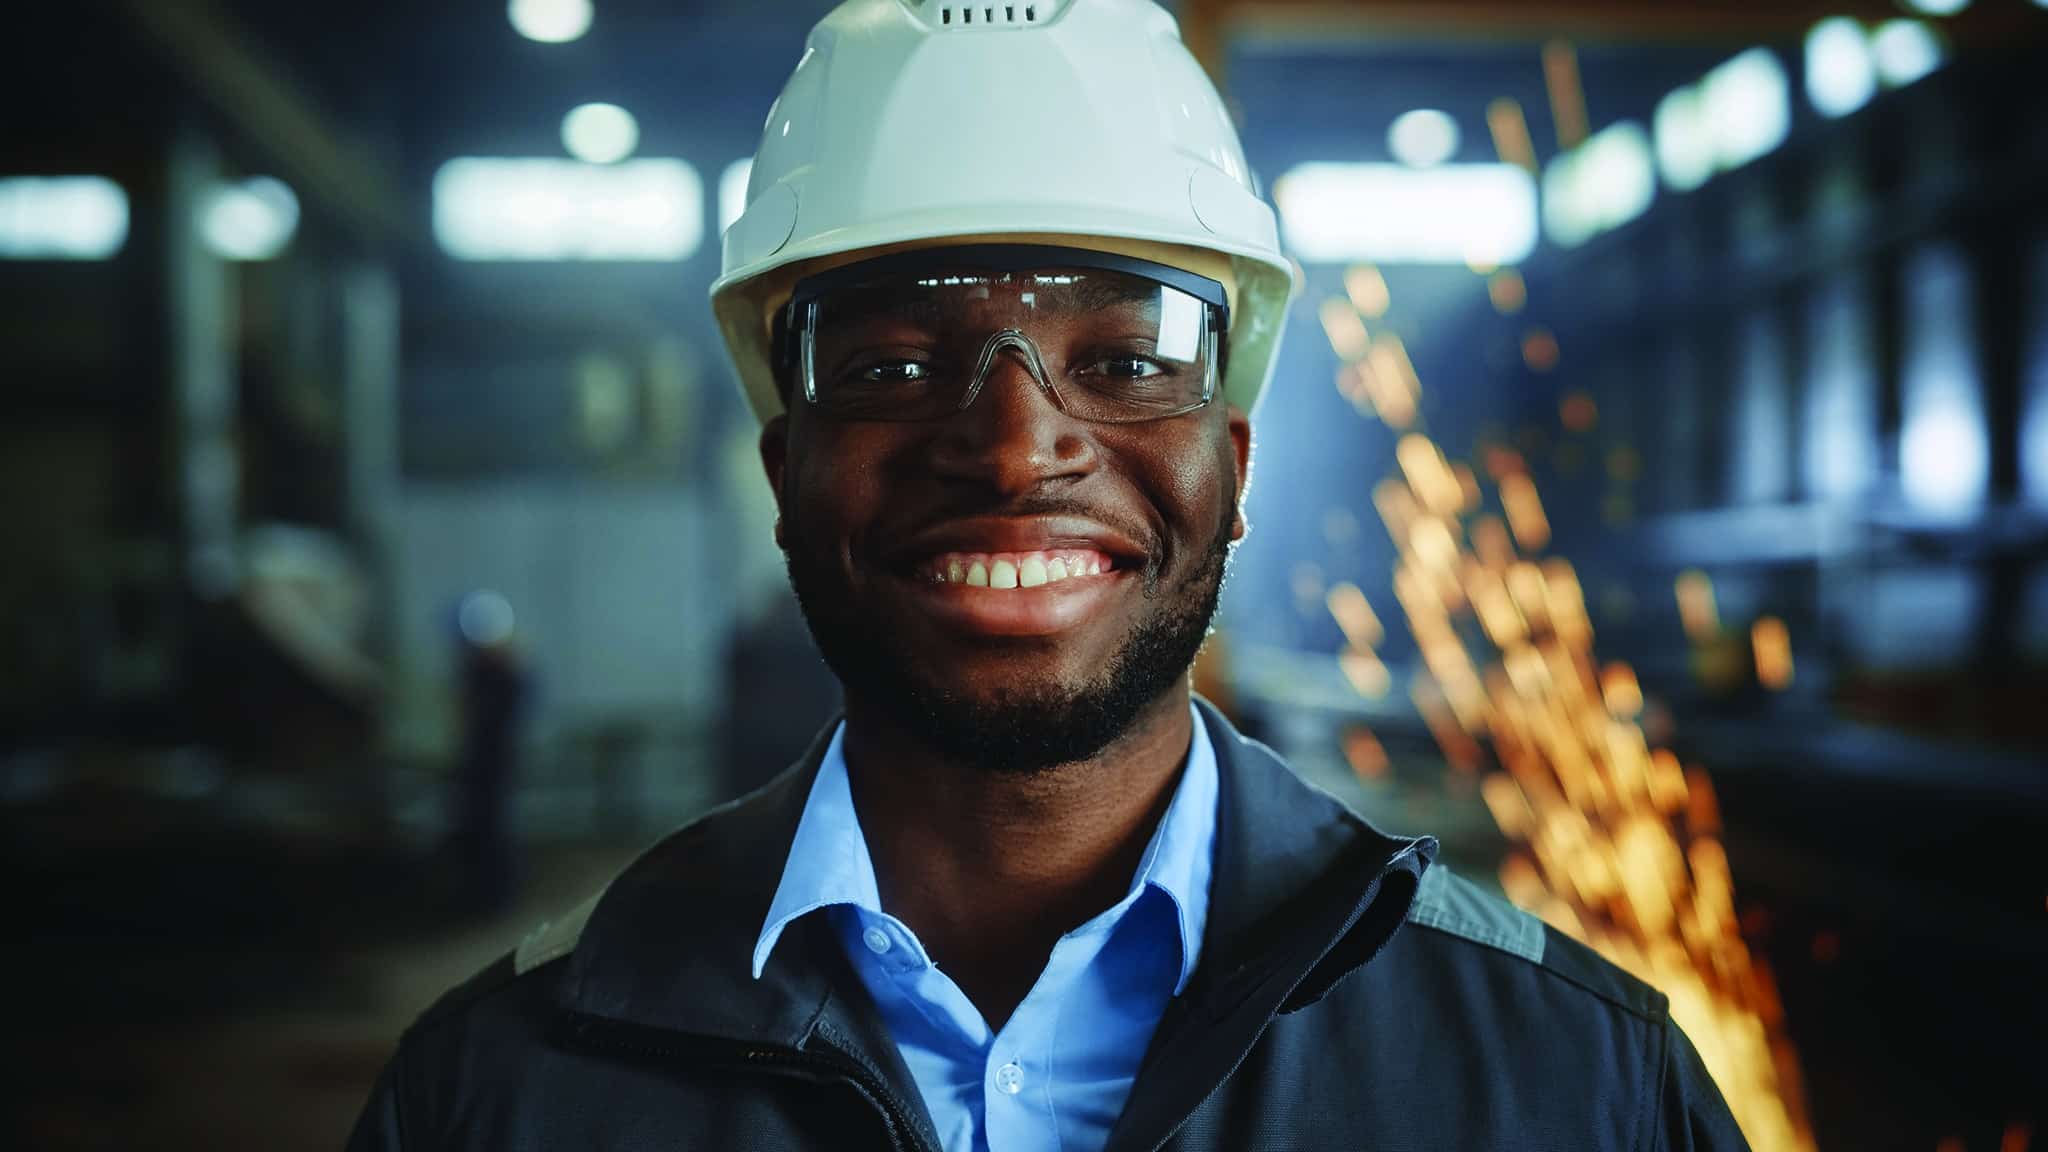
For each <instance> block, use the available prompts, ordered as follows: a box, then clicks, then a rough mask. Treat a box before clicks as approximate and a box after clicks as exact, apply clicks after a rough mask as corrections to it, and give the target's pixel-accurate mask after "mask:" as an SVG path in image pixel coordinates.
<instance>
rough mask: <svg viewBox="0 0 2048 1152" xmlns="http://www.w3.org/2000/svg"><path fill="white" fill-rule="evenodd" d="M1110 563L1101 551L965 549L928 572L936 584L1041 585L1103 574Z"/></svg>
mask: <svg viewBox="0 0 2048 1152" xmlns="http://www.w3.org/2000/svg"><path fill="white" fill-rule="evenodd" d="M1108 567H1111V565H1107V564H1105V563H1104V562H1103V558H1102V557H1101V556H1100V555H1099V554H1091V553H1087V552H1079V553H1068V554H1066V555H1056V554H1054V553H1051V552H1004V553H998V554H995V555H990V554H988V553H982V554H980V555H976V554H974V553H971V552H962V553H954V554H953V555H950V556H946V557H943V558H940V559H936V560H934V561H933V563H932V565H931V567H929V568H927V569H925V572H926V573H927V574H928V575H929V578H930V579H931V580H932V582H934V583H937V584H965V585H966V586H968V587H970V588H1005V589H1008V588H1039V587H1043V586H1044V585H1047V584H1054V583H1058V582H1059V581H1061V580H1072V579H1075V578H1077V577H1081V576H1100V575H1101V574H1102V572H1103V570H1104V569H1105V568H1108Z"/></svg>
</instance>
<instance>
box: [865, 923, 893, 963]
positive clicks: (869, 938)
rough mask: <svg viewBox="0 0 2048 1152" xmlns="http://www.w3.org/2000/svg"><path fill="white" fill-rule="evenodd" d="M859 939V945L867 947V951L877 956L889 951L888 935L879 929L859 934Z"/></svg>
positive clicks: (871, 929)
mask: <svg viewBox="0 0 2048 1152" xmlns="http://www.w3.org/2000/svg"><path fill="white" fill-rule="evenodd" d="M860 939H861V943H863V944H866V945H867V946H868V951H870V952H873V953H874V954H875V955H877V956H880V955H881V954H882V953H884V952H887V951H888V950H889V934H888V933H887V932H884V931H882V930H881V929H880V928H870V929H868V930H867V931H865V932H863V933H861V934H860Z"/></svg>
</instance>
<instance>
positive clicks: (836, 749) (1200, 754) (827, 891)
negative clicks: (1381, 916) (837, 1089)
mask: <svg viewBox="0 0 2048 1152" xmlns="http://www.w3.org/2000/svg"><path fill="white" fill-rule="evenodd" d="M1189 708H1190V710H1191V711H1192V709H1193V705H1192V704H1190V705H1189ZM1193 715H1194V725H1193V733H1194V734H1193V737H1192V739H1191V740H1190V742H1189V744H1188V758H1187V765H1186V770H1185V771H1184V772H1182V773H1181V779H1180V783H1179V784H1178V785H1176V786H1175V788H1174V794H1173V800H1172V801H1171V802H1170V803H1169V804H1168V805H1167V809H1166V815H1165V816H1164V817H1163V818H1162V819H1161V820H1160V822H1159V827H1158V828H1156V829H1154V830H1153V833H1152V839H1151V841H1150V842H1149V843H1148V844H1147V845H1146V846H1145V854H1144V855H1143V856H1142V857H1141V858H1140V859H1139V861H1138V870H1137V872H1136V874H1134V875H1133V876H1132V878H1131V888H1130V892H1129V895H1128V896H1127V898H1126V900H1125V901H1124V903H1123V905H1122V907H1124V908H1126V909H1128V907H1129V906H1130V904H1132V903H1134V902H1135V898H1136V897H1137V896H1138V895H1139V894H1140V893H1141V891H1142V890H1143V889H1144V888H1146V887H1147V886H1150V887H1152V888H1156V889H1158V890H1159V891H1161V892H1163V893H1164V894H1165V895H1166V896H1167V898H1168V899H1170V900H1171V901H1172V902H1173V907H1174V912H1175V919H1176V922H1177V926H1178V928H1179V930H1180V955H1181V964H1180V974H1179V977H1178V979H1177V980H1176V981H1175V983H1174V989H1173V991H1174V995H1176V996H1178V995H1180V994H1181V992H1182V991H1183V990H1184V989H1186V987H1187V983H1188V979H1189V977H1190V976H1192V975H1193V973H1194V971H1195V965H1196V963H1197V961H1199V960H1200V958H1201V947H1202V932H1203V929H1204V927H1205V926H1206V924H1207V921H1208V916H1209V881H1210V875H1211V870H1212V865H1213V861H1212V859H1211V857H1212V856H1213V849H1214V845H1215V839H1216V804H1217V794H1218V779H1217V769H1216V750H1215V747H1214V745H1212V744H1211V743H1210V740H1209V732H1208V725H1206V724H1204V723H1203V722H1202V716H1201V713H1200V712H1194V713H1193ZM845 741H846V725H845V724H844V723H841V724H840V725H839V726H838V728H837V730H835V731H834V732H833V733H832V741H831V743H830V744H829V745H827V746H826V749H825V754H824V757H823V759H822V760H821V761H820V762H819V765H818V775H817V777H816V779H814V780H813V781H812V782H811V793H810V798H809V799H808V800H807V801H806V802H805V804H804V812H803V817H802V819H801V820H800V821H799V822H798V824H797V829H796V837H795V839H794V840H792V841H791V843H790V848H789V858H788V860H787V862H786V863H785V864H784V865H783V869H782V883H781V884H780V885H779V886H778V887H777V888H776V890H775V899H774V900H773V901H772V902H771V903H770V904H769V906H768V916H767V919H766V921H765V922H764V923H763V924H762V926H761V934H760V936H759V937H758V938H757V939H756V940H755V943H754V955H753V969H754V978H755V979H757V980H758V979H760V978H761V973H762V972H763V971H764V970H766V968H767V966H768V957H769V956H770V955H771V954H772V953H773V952H774V951H775V944H776V941H778V940H780V939H781V938H782V933H783V931H784V930H785V929H787V928H788V927H789V926H790V924H792V923H793V922H795V921H796V920H798V919H799V918H801V917H803V916H806V915H808V914H810V913H812V912H815V911H817V910H818V909H820V908H827V907H831V906H833V905H836V904H847V905H851V906H853V907H855V908H858V909H861V910H863V911H866V912H869V913H873V914H876V915H880V914H882V897H881V891H880V888H879V886H878V885H877V884H876V881H875V863H874V858H873V857H872V856H870V855H869V854H868V846H867V838H866V836H865V835H863V834H862V832H861V828H860V817H859V815H858V814H857V813H856V812H855V811H854V807H853V789H852V786H851V784H850V783H849V782H848V780H847V775H846V757H845Z"/></svg>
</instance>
